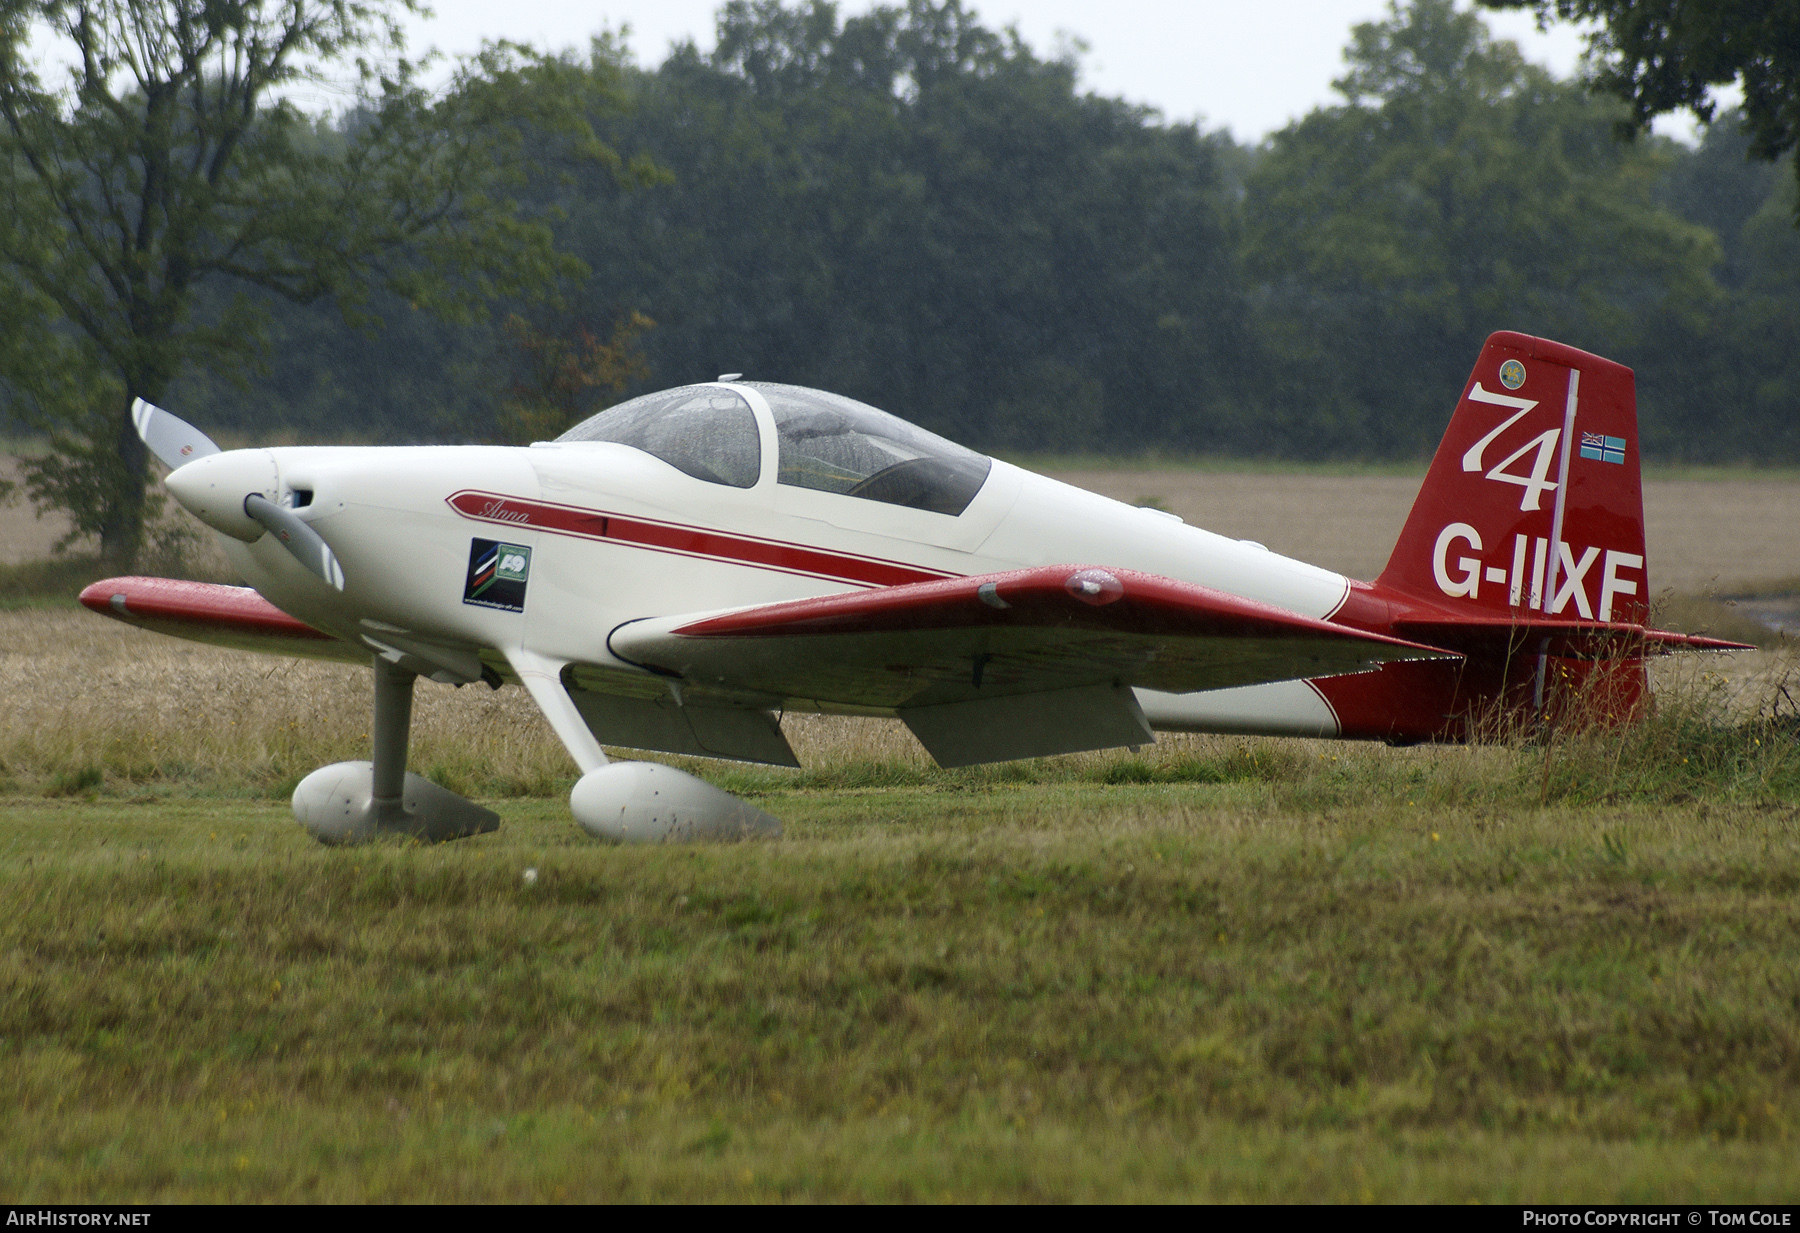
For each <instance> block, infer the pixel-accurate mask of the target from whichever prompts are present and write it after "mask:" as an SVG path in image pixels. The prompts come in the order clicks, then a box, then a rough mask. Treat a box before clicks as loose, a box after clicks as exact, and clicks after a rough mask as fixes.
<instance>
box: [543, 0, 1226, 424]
mask: <svg viewBox="0 0 1800 1233" xmlns="http://www.w3.org/2000/svg"><path fill="white" fill-rule="evenodd" d="M632 81H633V88H634V102H635V104H636V105H635V107H634V108H633V110H632V111H631V113H630V114H629V116H627V117H624V118H622V119H621V120H620V121H619V122H618V124H619V128H618V129H617V130H611V129H609V130H607V131H608V132H609V133H614V132H616V135H614V136H611V137H610V139H611V140H612V142H613V144H615V145H620V146H626V145H629V146H631V147H633V148H635V147H636V146H638V145H640V144H641V145H642V146H643V147H644V148H647V149H649V150H651V151H653V152H654V153H655V156H656V158H657V161H658V162H659V163H660V164H662V165H664V166H667V167H668V168H669V169H670V170H671V172H672V173H673V174H674V176H675V189H674V191H672V192H664V193H646V194H633V195H630V196H627V195H625V194H623V193H621V192H618V191H615V190H612V189H610V188H609V186H606V185H603V184H602V185H596V186H595V187H594V188H593V190H592V191H588V192H584V193H583V194H582V196H581V200H580V201H579V203H571V205H570V207H569V225H568V228H567V230H566V231H565V232H564V233H563V234H564V235H565V237H566V240H565V242H566V244H567V246H568V248H569V249H570V251H573V252H576V253H578V254H580V255H581V256H582V257H583V258H584V259H585V260H586V261H587V262H588V263H589V264H590V265H591V266H592V267H593V268H594V269H595V270H596V271H599V272H601V274H602V276H601V277H599V278H597V279H596V280H595V283H594V286H595V287H596V288H597V291H598V297H597V298H596V300H595V301H594V302H591V303H588V304H585V305H583V306H582V308H581V314H580V315H583V316H585V317H586V318H587V319H589V320H594V321H606V320H611V319H614V318H615V317H616V316H617V315H618V314H619V313H621V312H623V311H625V310H627V309H630V308H637V309H639V310H641V311H643V312H644V313H646V314H647V315H649V316H650V317H652V318H654V319H655V320H656V322H657V323H658V324H657V328H656V330H655V332H654V333H653V334H651V335H648V336H646V338H645V341H644V349H645V352H646V354H647V356H648V358H649V359H650V362H651V366H652V368H653V370H654V371H655V372H656V374H657V379H658V380H659V381H662V382H665V383H672V382H675V381H680V380H696V379H705V378H709V377H711V376H712V375H713V374H715V373H717V372H720V371H723V370H735V371H742V372H745V373H747V374H750V375H751V376H753V377H766V378H770V379H776V380H789V381H796V382H800V383H803V384H810V385H821V386H826V387H829V388H832V389H837V390H840V391H842V392H844V393H846V394H850V395H852V396H855V397H859V398H864V399H867V400H869V401H871V402H873V403H875V404H876V405H879V406H883V407H886V408H888V409H890V410H892V411H894V412H896V413H898V414H901V415H905V416H907V417H909V418H911V419H914V420H917V421H919V422H920V423H922V424H924V425H926V426H928V427H930V428H932V429H934V430H936V431H939V432H944V433H946V434H949V435H951V436H954V437H956V438H958V439H960V440H963V441H966V442H969V443H971V444H976V445H981V446H986V447H990V448H998V449H1019V450H1051V449H1061V450H1081V449H1092V448H1096V447H1098V448H1103V449H1104V448H1127V449H1134V450H1142V449H1146V448H1152V447H1157V446H1160V447H1164V448H1168V447H1174V448H1179V449H1189V450H1192V449H1200V448H1210V449H1216V448H1218V447H1219V436H1220V433H1219V431H1218V428H1217V426H1218V425H1220V424H1222V423H1224V422H1226V421H1228V420H1230V419H1231V418H1232V417H1233V416H1234V415H1235V405H1236V403H1237V402H1238V401H1239V400H1240V397H1241V395H1240V393H1239V390H1240V386H1241V378H1242V376H1243V375H1244V373H1245V372H1246V370H1247V369H1248V368H1249V367H1250V365H1249V363H1248V362H1247V357H1248V356H1249V354H1250V351H1251V348H1250V346H1249V345H1248V338H1247V335H1246V331H1245V328H1244V325H1245V322H1246V320H1247V318H1248V314H1247V313H1246V312H1245V311H1244V302H1243V295H1242V287H1243V284H1242V278H1241V276H1240V274H1239V270H1238V265H1237V245H1238V238H1239V237H1238V233H1237V221H1238V210H1237V203H1236V200H1235V195H1234V192H1233V189H1234V188H1235V186H1234V185H1232V184H1230V183H1229V182H1228V175H1227V173H1226V171H1225V169H1224V163H1225V161H1226V159H1227V158H1228V157H1229V156H1230V155H1231V154H1232V153H1233V152H1234V150H1233V147H1231V144H1230V141H1229V139H1228V138H1226V137H1224V136H1223V135H1219V134H1206V133H1202V132H1200V131H1199V130H1198V129H1197V128H1196V127H1195V126H1194V125H1191V124H1164V123H1162V122H1161V119H1160V117H1158V116H1156V115H1155V114H1154V113H1152V112H1149V111H1147V110H1146V109H1143V108H1138V107H1133V106H1131V105H1129V104H1126V103H1123V102H1121V101H1119V100H1115V99H1104V98H1098V97H1095V96H1093V95H1084V94H1083V93H1081V92H1080V91H1079V89H1078V84H1079V74H1078V66H1077V65H1076V63H1075V62H1074V61H1073V60H1072V59H1070V58H1067V57H1064V58H1055V59H1048V58H1044V57H1040V56H1038V55H1036V54H1034V53H1033V52H1032V50H1031V49H1030V48H1029V47H1028V46H1026V45H1025V44H1024V43H1023V42H1022V41H1021V40H1020V39H1019V38H1018V36H1017V35H1016V33H1011V32H1001V31H995V30H991V29H988V28H985V27H984V26H983V25H982V24H981V23H980V21H979V20H978V19H977V17H976V15H975V14H974V13H973V12H972V11H970V10H969V9H968V8H966V7H964V6H963V5H962V4H960V3H958V2H957V0H909V2H908V3H906V4H905V5H903V6H902V5H877V6H875V7H873V8H871V9H869V10H867V11H865V12H863V13H860V14H857V15H855V16H852V17H849V18H847V19H842V20H840V18H839V16H838V14H837V12H836V9H835V7H834V6H832V5H829V4H824V3H804V4H799V5H794V4H787V5H783V4H780V3H775V2H774V0H758V2H757V3H743V2H737V3H731V4H727V5H726V6H724V8H723V9H722V11H721V13H720V18H719V38H718V43H717V48H716V50H715V51H714V52H713V53H712V54H711V55H710V56H702V55H701V54H700V53H699V52H698V51H697V50H696V49H694V48H693V47H691V46H688V47H685V48H679V49H677V50H676V52H675V53H674V54H673V55H671V56H670V58H669V59H668V60H667V61H665V62H664V63H663V64H662V65H661V67H660V68H659V69H657V70H656V71H655V72H653V73H644V74H639V75H636V76H634V77H633V79H632Z"/></svg>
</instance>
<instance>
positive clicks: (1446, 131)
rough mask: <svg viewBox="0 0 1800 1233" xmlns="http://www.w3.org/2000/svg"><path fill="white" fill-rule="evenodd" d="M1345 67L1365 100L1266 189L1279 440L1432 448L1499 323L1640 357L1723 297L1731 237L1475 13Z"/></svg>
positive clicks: (1399, 22)
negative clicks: (1718, 265) (1689, 217)
mask: <svg viewBox="0 0 1800 1233" xmlns="http://www.w3.org/2000/svg"><path fill="white" fill-rule="evenodd" d="M1345 58H1346V59H1347V60H1348V62H1349V72H1348V73H1347V74H1346V75H1345V77H1344V78H1343V79H1341V80H1340V81H1338V82H1337V83H1335V85H1336V88H1337V89H1338V90H1339V91H1340V92H1341V93H1342V94H1343V95H1344V97H1345V100H1346V101H1345V103H1344V104H1343V105H1342V106H1338V107H1329V108H1321V109H1319V110H1316V111H1314V112H1313V113H1311V114H1310V115H1308V116H1306V117H1305V118H1304V119H1302V120H1300V121H1298V122H1296V123H1295V124H1292V125H1290V126H1289V127H1288V128H1286V129H1283V130H1282V131H1281V132H1279V133H1277V134H1275V135H1274V137H1273V138H1272V140H1271V143H1270V147H1269V149H1268V150H1267V151H1266V153H1265V154H1264V156H1263V158H1262V159H1261V160H1260V162H1259V163H1258V165H1257V167H1256V169H1255V171H1254V172H1253V173H1252V175H1251V178H1250V183H1249V196H1248V199H1247V202H1246V208H1247V211H1248V214H1249V218H1248V224H1247V226H1248V232H1249V241H1248V261H1249V263H1250V267H1251V271H1252V274H1253V276H1255V277H1256V278H1257V279H1258V280H1259V281H1260V284H1261V288H1262V290H1261V297H1262V306H1263V316H1262V327H1263V329H1264V330H1266V331H1267V332H1268V334H1269V337H1270V346H1271V348H1272V349H1273V350H1274V351H1275V352H1276V354H1277V355H1279V356H1280V357H1281V358H1282V359H1283V360H1284V361H1285V372H1286V375H1287V378H1288V380H1289V381H1290V383H1291V384H1290V388H1289V391H1288V392H1287V394H1286V395H1285V396H1283V397H1281V398H1279V399H1278V400H1277V402H1278V405H1279V406H1280V407H1281V409H1282V413H1281V415H1280V416H1279V417H1278V420H1277V425H1276V426H1272V427H1274V429H1275V431H1276V432H1277V434H1279V435H1284V436H1288V437H1289V438H1290V439H1293V440H1308V441H1310V442H1311V443H1312V446H1313V448H1314V449H1316V450H1318V451H1320V452H1322V453H1328V452H1337V453H1362V452H1367V453H1378V454H1385V455H1390V456H1391V455H1395V454H1400V455H1405V454H1416V453H1418V452H1420V451H1422V450H1424V449H1427V448H1429V446H1430V444H1431V442H1432V441H1435V440H1436V439H1437V436H1438V434H1439V432H1440V431H1441V429H1442V426H1443V421H1444V416H1445V414H1446V413H1447V410H1448V408H1447V407H1446V406H1445V404H1444V401H1443V400H1444V397H1445V393H1444V391H1445V390H1453V389H1456V388H1458V387H1460V385H1461V382H1462V380H1463V378H1464V376H1465V375H1466V374H1467V372H1468V365H1469V362H1470V360H1471V359H1472V357H1473V356H1474V355H1475V354H1476V353H1477V351H1478V350H1479V348H1480V345H1481V340H1482V339H1483V338H1484V337H1485V336H1486V335H1487V333H1488V332H1490V331H1492V330H1495V329H1500V328H1511V329H1519V330H1525V331H1529V332H1533V333H1541V334H1548V335H1551V336H1553V337H1557V338H1561V339H1563V340H1565V341H1568V342H1570V343H1574V344H1576V345H1578V346H1584V347H1587V348H1589V349H1592V350H1597V351H1603V352H1605V353H1607V354H1613V355H1618V356H1619V358H1621V359H1625V358H1627V354H1625V353H1629V352H1631V351H1633V350H1634V349H1638V348H1643V347H1646V346H1648V344H1649V343H1650V341H1651V340H1652V339H1655V338H1659V337H1666V336H1667V335H1668V334H1669V333H1670V332H1672V331H1678V330H1679V329H1680V328H1684V327H1693V326H1697V324H1698V320H1697V319H1698V317H1699V316H1700V315H1701V313H1702V311H1703V310H1704V309H1705V308H1706V306H1708V305H1710V304H1711V303H1713V302H1714V301H1716V299H1717V297H1718V289H1717V287H1716V286H1715V285H1714V284H1713V282H1712V280H1711V277H1710V275H1709V269H1710V267H1711V266H1712V264H1713V263H1714V262H1715V261H1716V260H1717V258H1718V246H1717V242H1716V240H1715V238H1714V237H1713V236H1712V235H1711V234H1710V233H1709V232H1707V231H1706V230H1705V229H1703V228H1701V227H1697V226H1694V225H1692V224H1689V223H1686V222H1684V221H1682V220H1681V219H1679V218H1677V217H1675V216H1674V215H1673V214H1671V213H1670V212H1668V211H1667V210H1666V209H1664V208H1663V207H1662V206H1661V204H1660V203H1659V202H1658V201H1657V200H1656V195H1655V190H1656V186H1657V183H1658V177H1659V175H1660V173H1661V170H1662V166H1663V162H1662V160H1661V159H1660V158H1659V156H1658V152H1657V151H1656V150H1654V149H1644V148H1636V149H1634V148H1631V147H1622V146H1620V145H1618V144H1617V143H1616V142H1614V141H1612V140H1611V138H1610V135H1609V131H1610V127H1611V123H1612V121H1613V119H1614V118H1615V117H1616V114H1617V109H1616V107H1615V106H1613V105H1610V104H1607V103H1604V102H1601V101H1600V100H1596V99H1594V98H1592V97H1590V96H1589V95H1587V94H1586V92H1585V91H1583V90H1582V89H1580V88H1579V87H1578V86H1575V85H1572V84H1569V83H1564V82H1559V81H1556V80H1555V79H1553V78H1552V77H1551V76H1550V75H1549V74H1548V73H1547V72H1545V71H1544V70H1542V69H1540V68H1537V67H1536V66H1533V65H1530V64H1527V63H1526V62H1525V61H1524V60H1523V59H1522V58H1521V57H1520V55H1519V52H1518V49H1517V48H1516V47H1515V46H1513V44H1511V43H1507V42H1494V41H1493V40H1491V39H1490V38H1489V37H1488V34H1487V30H1486V28H1485V26H1484V25H1483V24H1482V22H1481V20H1480V19H1479V18H1478V17H1476V16H1475V15H1473V14H1470V13H1459V12H1457V11H1456V10H1455V8H1454V6H1453V0H1414V2H1413V3H1410V4H1407V5H1405V6H1398V5H1396V6H1393V7H1392V8H1391V11H1390V17H1389V19H1388V20H1386V21H1383V22H1379V23H1369V24H1365V25H1359V26H1357V27H1356V28H1355V30H1354V32H1353V35H1352V42H1351V45H1350V46H1349V48H1348V49H1347V50H1346V52H1345ZM1283 420H1285V421H1286V422H1285V424H1282V423H1281V421H1283Z"/></svg>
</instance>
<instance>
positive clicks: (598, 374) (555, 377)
mask: <svg viewBox="0 0 1800 1233" xmlns="http://www.w3.org/2000/svg"><path fill="white" fill-rule="evenodd" d="M655 325H656V322H654V321H652V320H650V318H648V317H646V316H644V314H643V313H640V312H633V313H629V314H627V315H626V316H623V317H621V318H619V319H618V320H617V321H615V322H613V327H612V336H611V337H610V338H608V339H607V340H606V341H604V342H602V341H601V339H600V336H599V335H598V334H596V333H595V332H594V330H593V327H592V326H590V325H588V324H587V323H586V322H577V323H576V325H575V326H574V328H573V329H572V330H570V331H569V332H568V333H567V334H566V335H565V334H547V333H544V332H542V331H540V330H538V329H535V328H534V327H533V326H532V325H531V323H530V322H528V321H526V320H525V319H524V318H523V317H521V316H519V315H518V314H517V313H514V314H512V315H511V316H509V317H507V319H506V322H505V324H504V325H503V326H502V329H503V330H504V331H505V333H506V336H507V338H509V339H510V340H511V341H512V343H513V348H514V352H515V354H516V355H517V357H518V361H519V366H520V368H521V369H522V370H523V371H522V372H521V373H520V375H519V376H518V378H517V379H516V380H515V381H514V382H513V383H512V388H511V389H510V390H508V391H507V394H506V396H505V397H504V398H503V399H501V402H500V415H499V422H498V424H497V428H498V429H499V433H498V435H499V437H500V439H501V440H502V441H504V442H505V443H506V444H508V445H529V444H530V443H531V442H533V441H548V440H550V439H551V438H552V437H555V436H558V435H559V434H561V433H562V432H563V431H564V430H565V429H567V428H569V427H570V426H572V425H573V424H575V423H576V422H577V421H578V420H580V419H582V418H583V417H584V416H587V415H590V414H592V413H593V406H592V403H593V401H594V394H593V393H592V392H591V391H596V390H598V391H601V392H602V394H603V395H604V394H611V395H612V396H614V397H615V398H616V397H617V396H618V395H619V394H621V393H623V392H624V390H625V389H626V388H627V387H628V386H629V385H630V384H631V383H632V382H633V381H641V380H643V379H644V378H646V377H648V376H649V375H650V366H649V364H648V363H646V362H645V360H644V353H643V352H642V351H640V350H639V349H638V337H639V336H640V335H641V334H643V332H644V331H645V330H648V329H651V328H652V327H654V326H655Z"/></svg>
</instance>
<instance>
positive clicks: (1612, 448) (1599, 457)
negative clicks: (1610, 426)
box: [1581, 432, 1625, 463]
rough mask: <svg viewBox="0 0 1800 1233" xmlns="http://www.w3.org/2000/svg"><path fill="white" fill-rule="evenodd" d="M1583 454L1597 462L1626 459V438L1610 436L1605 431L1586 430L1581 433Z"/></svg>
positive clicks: (1621, 461)
mask: <svg viewBox="0 0 1800 1233" xmlns="http://www.w3.org/2000/svg"><path fill="white" fill-rule="evenodd" d="M1581 456H1582V457H1583V458H1592V459H1593V460H1594V461H1595V462H1617V463H1623V462H1624V461H1625V438H1624V437H1609V436H1606V435H1605V434H1604V433H1598V432H1584V433H1582V434H1581Z"/></svg>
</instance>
